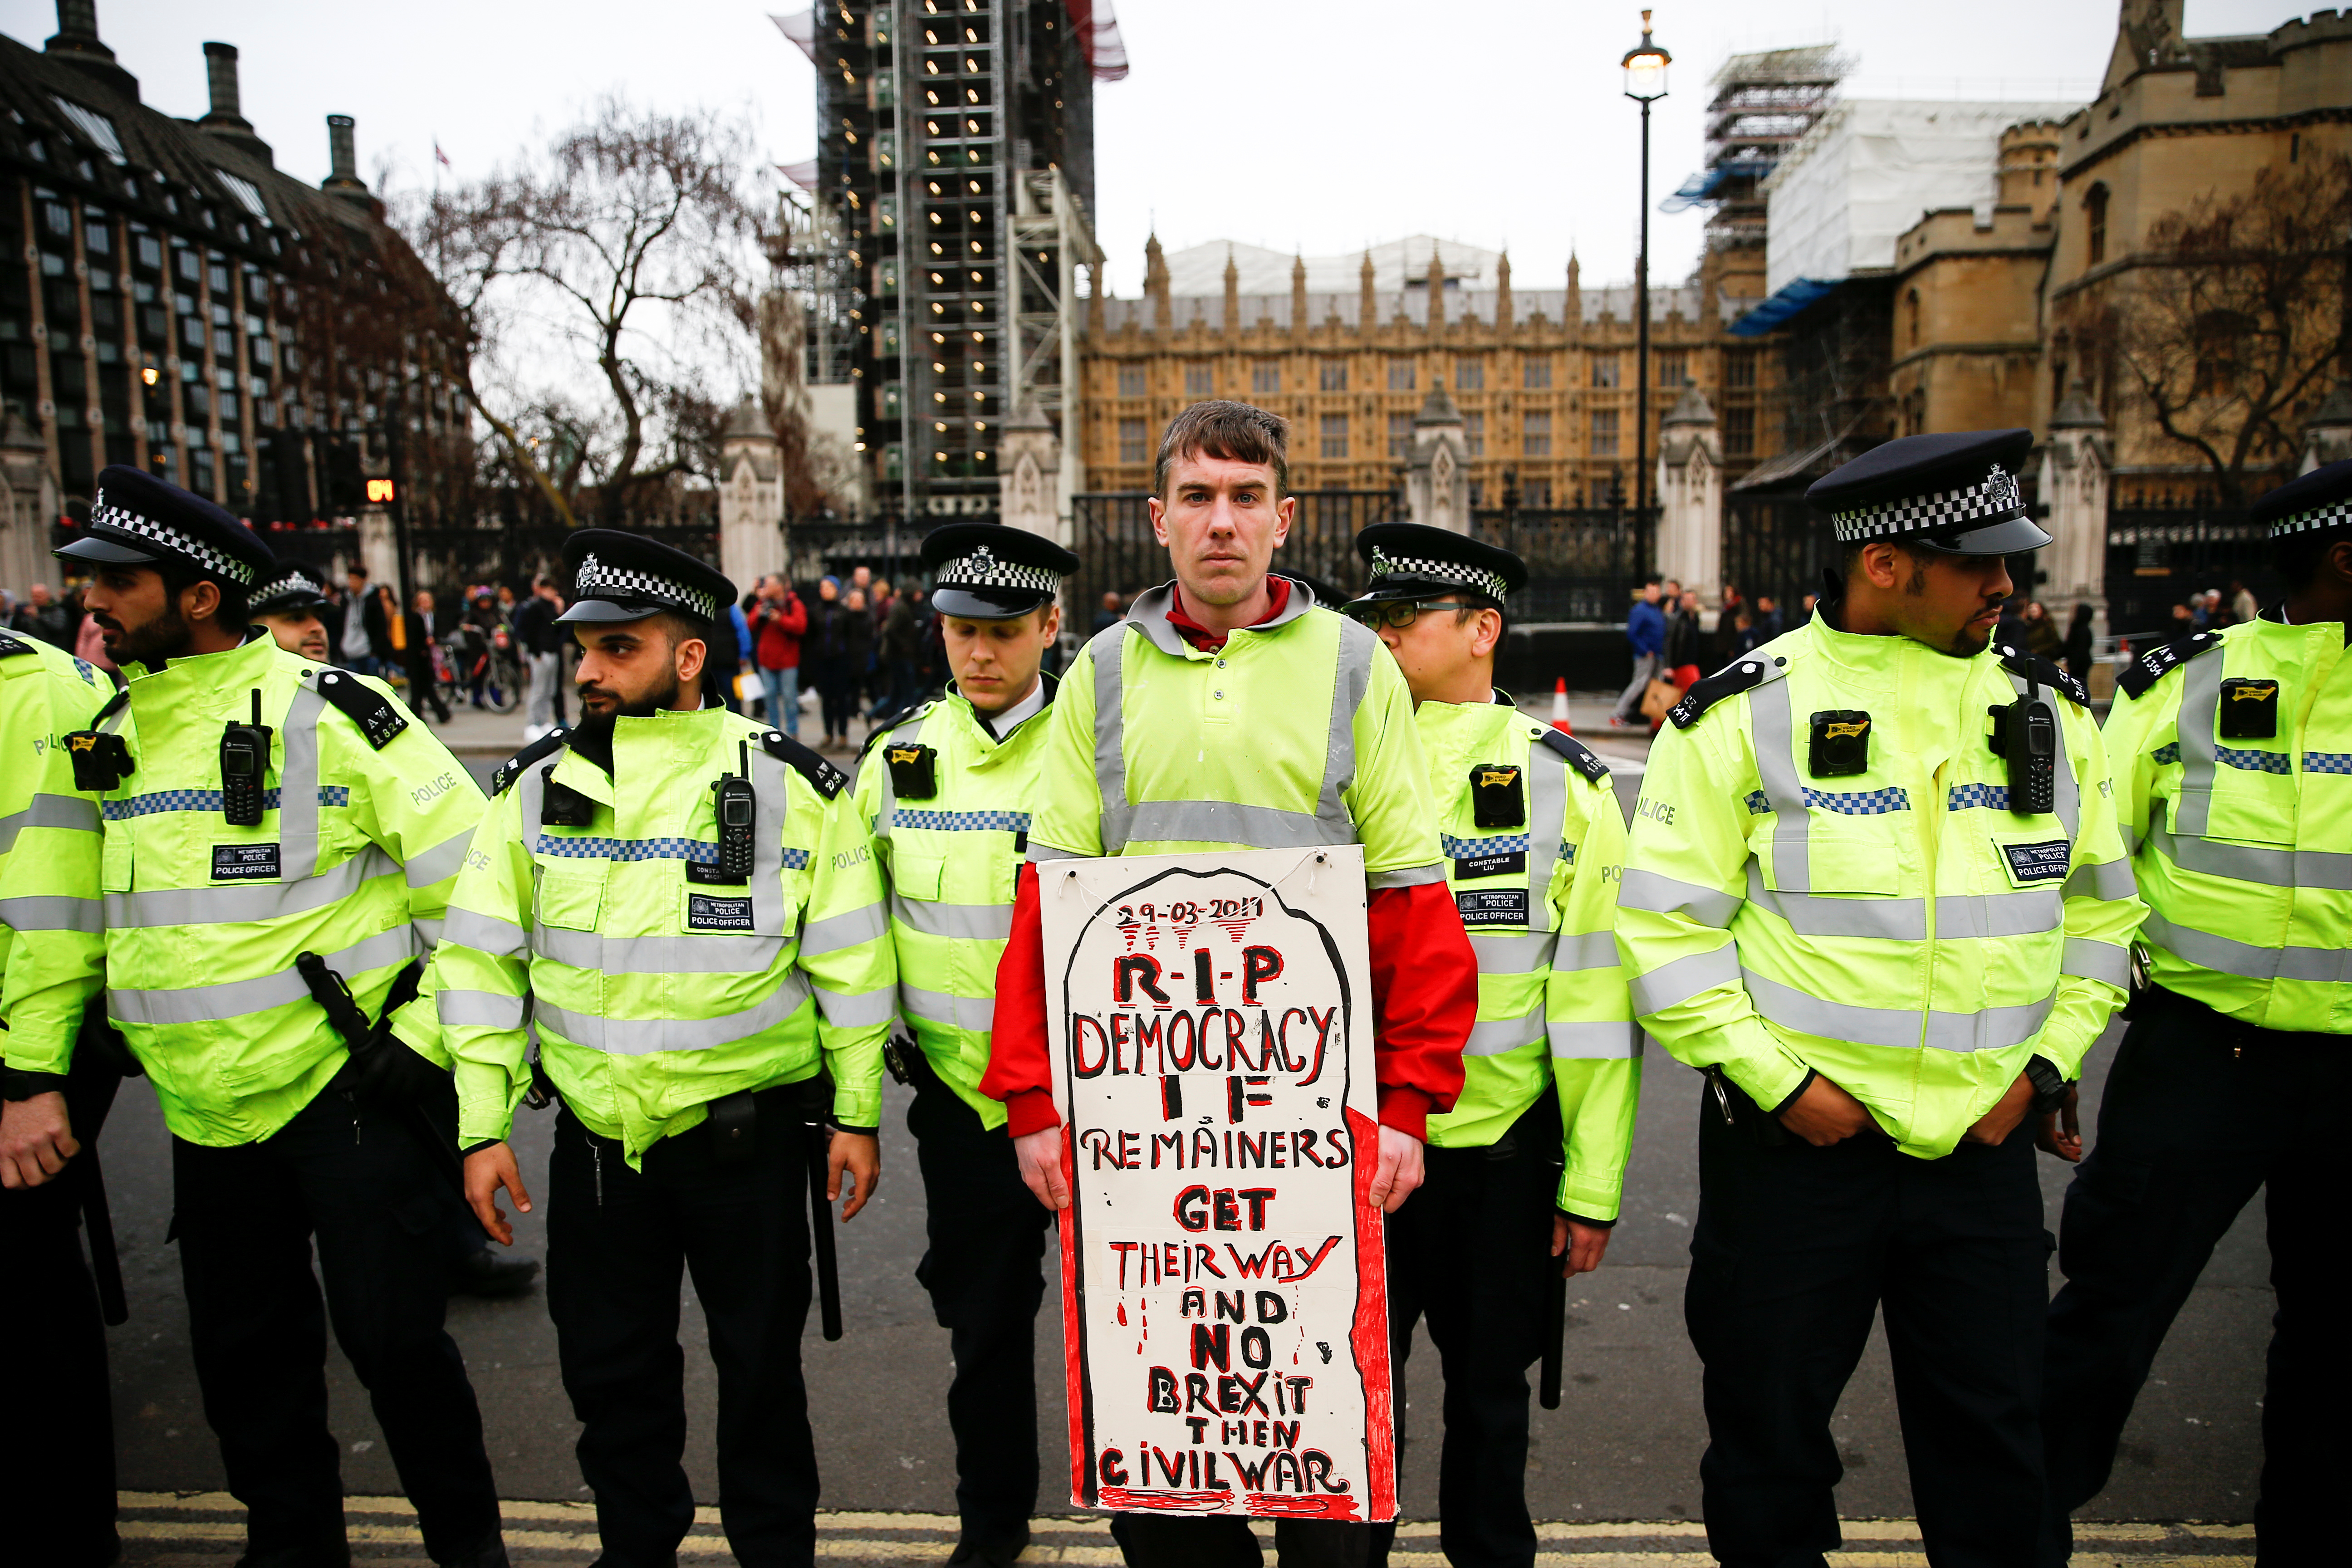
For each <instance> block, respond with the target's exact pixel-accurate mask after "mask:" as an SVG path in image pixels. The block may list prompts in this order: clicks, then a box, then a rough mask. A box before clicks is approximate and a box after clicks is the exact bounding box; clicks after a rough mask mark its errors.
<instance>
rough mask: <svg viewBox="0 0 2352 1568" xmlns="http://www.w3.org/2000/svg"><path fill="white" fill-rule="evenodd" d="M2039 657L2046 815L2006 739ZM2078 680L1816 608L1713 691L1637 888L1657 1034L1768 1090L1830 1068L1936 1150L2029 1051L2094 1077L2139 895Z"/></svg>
mask: <svg viewBox="0 0 2352 1568" xmlns="http://www.w3.org/2000/svg"><path fill="white" fill-rule="evenodd" d="M2012 666H2013V667H2014V668H2012ZM2021 670H2023V671H2029V672H2031V674H2032V678H2033V679H2034V681H2035V683H2036V684H2037V685H2038V687H2039V689H2040V691H2041V694H2042V700H2045V701H2047V702H2049V703H2051V704H2052V705H2053V707H2054V708H2055V709H2056V710H2057V713H2058V716H2059V721H2060V725H2061V728H2062V731H2063V744H2062V746H2061V748H2060V749H2061V752H2062V753H2063V754H2062V755H2061V756H2060V757H2059V758H2058V759H2057V766H2056V768H2055V781H2054V783H2055V805H2056V810H2055V811H2053V812H2047V813H2042V814H2039V815H2034V816H2024V815H2020V814H2017V813H2014V812H2011V810H2010V809H2009V805H2010V796H2009V787H2008V783H2009V773H2008V765H2007V763H2006V762H2005V761H2004V759H2003V758H2001V757H2000V756H1996V755H1995V754H1994V753H1993V751H1992V746H1991V740H1992V734H1993V730H1994V725H1993V721H1992V719H1991V717H1990V710H1992V709H1994V708H1997V707H1998V708H2007V707H2008V706H2009V705H2010V704H2011V703H2013V702H2014V701H2016V700H2017V699H2018V698H2019V696H2020V695H2021V693H2022V692H2023V691H2024V690H2025V689H2026V687H2027V684H2028V677H2027V675H2026V674H2021V673H2020V671H2021ZM2068 681H2069V678H2068V677H2066V676H2065V674H2064V673H2063V671H2061V670H2059V669H2058V668H2057V667H2056V666H2054V665H2051V664H2049V663H2048V662H2047V661H2046V660H2043V661H2034V660H2031V659H2029V658H2025V657H2023V656H2014V657H2012V658H2011V659H2009V660H2008V661H2005V660H2004V657H2003V655H2002V653H2001V652H2000V650H1998V649H1993V648H1988V649H1986V650H1985V651H1983V652H1981V653H1979V654H1978V655H1977V656H1976V657H1974V658H1953V657H1950V656H1948V655H1946V654H1943V653H1940V652H1937V650H1936V649H1934V648H1931V647H1927V646H1926V645H1924V644H1921V643H1918V642H1915V641H1912V640H1911V639H1909V638H1907V637H1856V636H1852V635H1849V634H1848V633H1845V632H1842V631H1839V630H1837V629H1835V628H1834V627H1832V626H1830V625H1828V623H1827V622H1826V621H1825V620H1823V619H1822V617H1819V616H1816V617H1815V618H1814V619H1813V620H1811V621H1810V622H1808V623H1807V624H1806V625H1805V626H1801V627H1799V628H1798V629H1797V630H1795V631H1793V632H1790V633H1788V634H1787V635H1785V636H1782V637H1775V638H1774V639H1772V640H1771V641H1770V642H1769V643H1766V644H1765V645H1764V646H1763V647H1760V648H1758V649H1757V650H1756V651H1755V652H1753V653H1751V654H1748V655H1747V656H1746V657H1745V658H1741V659H1739V660H1737V661H1735V662H1734V663H1733V664H1732V665H1731V666H1730V667H1729V668H1727V669H1726V670H1724V671H1723V672H1721V673H1720V674H1719V675H1717V676H1715V677H1712V678H1710V680H1709V681H1708V682H1702V683H1701V686H1700V687H1698V688H1694V689H1693V693H1692V696H1691V697H1688V698H1685V702H1684V704H1683V705H1682V706H1681V707H1680V708H1678V709H1677V710H1676V719H1677V722H1676V727H1675V728H1672V729H1669V730H1667V731H1665V732H1664V733H1663V734H1662V735H1661V736H1660V737H1659V739H1658V742H1657V744H1656V745H1655V746H1654V747H1653V748H1652V750H1651V752H1650V758H1649V764H1648V772H1647V773H1645V774H1644V775H1643V780H1642V792H1641V798H1640V800H1639V802H1638V803H1637V804H1636V806H1635V810H1634V818H1633V832H1632V835H1631V837H1630V840H1629V842H1628V846H1627V850H1626V858H1625V877H1624V883H1623V886H1622V890H1621V891H1620V893H1619V897H1618V913H1617V939H1618V945H1619V948H1620V950H1621V951H1622V952H1623V954H1624V956H1625V962H1626V964H1627V967H1628V969H1629V970H1630V971H1631V973H1632V980H1633V1005H1634V1009H1635V1012H1636V1013H1637V1014H1638V1015H1639V1016H1640V1017H1641V1019H1642V1022H1643V1025H1644V1026H1647V1027H1648V1029H1649V1031H1650V1033H1651V1034H1652V1035H1653V1036H1654V1037H1656V1039H1657V1040H1658V1042H1659V1043H1660V1044H1661V1045H1663V1046H1664V1047H1666V1048H1667V1049H1668V1050H1669V1051H1671V1052H1673V1053H1674V1055H1675V1057H1676V1058H1680V1059H1681V1060H1683V1061H1684V1062H1686V1063H1688V1064H1689V1065H1691V1066H1693V1067H1699V1068H1706V1067H1715V1066H1720V1067H1721V1068H1722V1069H1723V1070H1724V1072H1725V1073H1726V1074H1727V1075H1728V1076H1729V1078H1730V1079H1731V1081H1732V1082H1733V1083H1735V1084H1737V1085H1738V1087H1739V1088H1740V1089H1742V1090H1743V1091H1745V1092H1746V1093H1747V1094H1748V1096H1749V1098H1751V1099H1753V1100H1755V1101H1756V1102H1757V1103H1758V1104H1759V1105H1762V1106H1765V1107H1767V1108H1768V1109H1774V1108H1778V1107H1779V1106H1780V1104H1781V1103H1782V1102H1783V1101H1784V1100H1787V1099H1788V1098H1789V1097H1790V1095H1792V1094H1793V1093H1795V1092H1796V1090H1797V1089H1798V1088H1799V1087H1800V1086H1801V1084H1802V1083H1803V1081H1804V1079H1805V1074H1806V1071H1807V1069H1808V1068H1811V1069H1814V1070H1818V1071H1819V1072H1820V1073H1821V1074H1822V1076H1824V1077H1826V1078H1828V1079H1831V1080H1832V1081H1833V1082H1835V1083H1836V1084H1838V1085H1839V1086H1840V1087H1842V1088H1843V1089H1845V1090H1846V1091H1847V1092H1848V1093H1850V1094H1852V1095H1853V1097H1854V1098H1855V1099H1856V1100H1860V1101H1862V1103H1863V1104H1864V1106H1866V1107H1867V1108H1868V1109H1869V1110H1870V1112H1871V1114H1872V1115H1873V1116H1874V1117H1875V1118H1876V1119H1877V1121H1878V1122H1879V1124H1880V1125H1881V1126H1882V1127H1884V1128H1885V1130H1886V1131H1887V1132H1888V1133H1889V1134H1891V1135H1892V1136H1893V1137H1894V1139H1895V1142H1896V1144H1897V1145H1898V1146H1900V1147H1901V1148H1902V1149H1903V1150H1904V1151H1905V1152H1908V1153H1912V1154H1916V1155H1920V1156H1924V1157H1928V1158H1933V1157H1937V1156H1940V1155H1943V1154H1947V1153H1949V1152H1951V1150H1952V1149H1953V1147H1954V1146H1955V1145H1956V1144H1958V1142H1959V1140H1960V1137H1961V1135H1962V1134H1963V1133H1965V1132H1966V1131H1968V1129H1969V1127H1970V1126H1971V1125H1973V1124H1974V1123H1975V1122H1976V1121H1977V1120H1978V1119H1979V1117H1981V1116H1982V1115H1983V1114H1984V1113H1985V1112H1986V1111H1987V1110H1990V1108H1991V1107H1992V1105H1993V1103H1994V1102H1995V1101H1996V1100H2000V1097H2001V1096H2002V1095H2003V1094H2004V1093H2006V1092H2007V1091H2008V1089H2009V1087H2010V1085H2011V1082H2012V1081H2014V1079H2016V1078H2017V1076H2018V1074H2019V1073H2021V1071H2023V1070H2024V1068H2025V1064H2026V1061H2027V1060H2028V1058H2031V1057H2032V1056H2034V1055H2037V1054H2038V1055H2040V1056H2042V1057H2043V1058H2047V1059H2048V1060H2049V1061H2050V1062H2052V1063H2053V1065H2055V1066H2056V1067H2057V1068H2059V1069H2060V1070H2061V1071H2063V1073H2064V1074H2065V1075H2066V1076H2067V1077H2069V1078H2073V1077H2074V1076H2075V1075H2076V1073H2077V1071H2078V1070H2079V1068H2080V1066H2081V1062H2082V1058H2083V1054H2084V1051H2086V1050H2087V1049H2089V1047H2090V1045H2091V1043H2092V1041H2093V1040H2095V1038H2097V1037H2098V1034H2099V1031H2100V1029H2101V1028H2103V1027H2104V1026H2105V1024H2106V1022H2107V1018H2108V1016H2109V1015H2110V1014H2111V1013H2112V1012H2113V1011H2114V1010H2115V1008H2116V1007H2117V1006H2118V1005H2121V1004H2122V1002H2123V1000H2124V998H2125V994H2126V990H2127V987H2128V985H2129V983H2130V953H2129V943H2130V941H2131V937H2132V933H2133V931H2134V930H2135V929H2136V928H2137V925H2138V923H2139V920H2140V916H2141V913H2142V906H2141V904H2140V902H2139V900H2138V898H2137V895H2136V894H2135V892H2134V890H2133V884H2132V877H2131V868H2130V865H2129V863H2128V861H2126V858H2125V857H2124V847H2123V842H2122V839H2121V838H2120V837H2119V836H2118V834H2117V832H2116V807H2115V802H2114V799H2113V786H2112V782H2111V781H2110V779H2109V776H2108V773H2107V763H2106V754H2105V750H2104V748H2103V747H2102V746H2101V744H2100V741H2099V732H2098V731H2097V729H2096V728H2095V726H2094V725H2093V724H2092V722H2091V718H2090V714H2089V711H2088V710H2087V709H2086V708H2084V706H2082V705H2080V704H2079V703H2078V702H2077V701H2076V700H2074V699H2073V698H2072V697H2070V696H2068V695H2066V694H2065V692H2064V690H2063V689H2062V685H2061V683H2067V682H2068ZM1710 699H1712V700H1713V701H1712V706H1711V707H1710V706H1708V705H1707V703H1708V700H1710ZM1695 712H1696V717H1694V716H1693V715H1694V713H1695ZM1864 718H1866V719H1867V730H1866V731H1857V730H1855V729H1854V726H1855V725H1857V724H1859V723H1861V722H1862V721H1863V720H1864ZM1685 724H1686V725H1687V727H1683V726H1684V725H1685ZM1817 727H1818V728H1819V729H1820V731H1821V734H1822V751H1821V752H1820V755H1821V756H1822V760H1823V764H1824V765H1823V769H1822V770H1817V769H1816V768H1815V767H1814V766H1813V759H1814V756H1815V755H1816V748H1815V742H1814V734H1815V731H1816V728H1817ZM1832 727H1834V728H1832ZM1857 746H1861V747H1863V748H1864V749H1865V750H1866V755H1865V756H1863V757H1861V758H1859V759H1857V758H1856V757H1855V754H1854V752H1855V748H1856V747H1857ZM1855 760H1860V761H1862V762H1863V763H1864V766H1863V767H1862V769H1861V771H1860V772H1858V773H1843V772H1840V771H1837V770H1838V769H1840V768H1841V767H1843V765H1845V764H1846V763H1851V762H1853V761H1855Z"/></svg>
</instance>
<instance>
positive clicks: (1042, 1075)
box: [980, 865, 1477, 1138]
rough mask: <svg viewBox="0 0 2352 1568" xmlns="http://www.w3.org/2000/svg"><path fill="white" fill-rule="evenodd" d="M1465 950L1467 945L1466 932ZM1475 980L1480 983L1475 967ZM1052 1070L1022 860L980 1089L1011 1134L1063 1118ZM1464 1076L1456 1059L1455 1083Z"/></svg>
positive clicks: (1028, 874)
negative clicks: (998, 1103)
mask: <svg viewBox="0 0 2352 1568" xmlns="http://www.w3.org/2000/svg"><path fill="white" fill-rule="evenodd" d="M1455 929H1456V930H1459V929H1460V921H1459V920H1457V921H1455ZM1463 951H1464V952H1468V951H1469V939H1468V938H1466V937H1465V938H1464V939H1463ZM1471 984H1472V986H1473V987H1474V988H1475V985H1476V984H1477V980H1476V977H1475V972H1474V974H1473V977H1472V980H1471ZM1472 1011H1473V1012H1474V1013H1475V1011H1476V1004H1475V1001H1474V1003H1473V1004H1472ZM1052 1070H1053V1069H1052V1066H1051V1063H1050V1061H1049V1059H1048V1058H1047V1056H1046V1051H1045V932H1044V930H1043V928H1042V927H1041V926H1040V925H1039V924H1038V916H1037V868H1036V867H1034V866H1029V865H1024V866H1023V867H1022V868H1021V875H1020V878H1019V879H1018V880H1017V881H1016V882H1015V883H1014V885H1013V937H1012V940H1011V941H1009V942H1006V943H1005V944H1004V956H1003V958H1001V959H999V960H997V963H996V1021H995V1025H994V1029H993V1032H992V1034H991V1035H990V1037H989V1042H988V1070H987V1071H986V1072H984V1073H982V1074H981V1075H980V1092H981V1093H982V1094H984V1095H986V1096H988V1098H989V1099H991V1100H1003V1102H1004V1109H1005V1111H1006V1113H1007V1116H1008V1120H1007V1121H1006V1123H1005V1129H1004V1130H1005V1131H1007V1132H1009V1133H1011V1134H1012V1135H1013V1137H1015V1138H1023V1137H1026V1136H1027V1135H1028V1134H1030V1133H1032V1132H1042V1131H1045V1129H1047V1128H1049V1127H1059V1126H1060V1125H1061V1124H1062V1118H1061V1113H1060V1112H1058V1111H1056V1110H1055V1109H1054V1089H1053V1078H1052V1076H1051V1075H1052ZM1461 1076H1462V1075H1461V1068H1460V1065H1459V1064H1458V1063H1457V1064H1456V1066H1455V1068H1454V1079H1455V1081H1456V1082H1457V1083H1458V1082H1459V1081H1460V1079H1461Z"/></svg>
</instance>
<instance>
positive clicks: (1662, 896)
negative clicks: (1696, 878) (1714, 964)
mask: <svg viewBox="0 0 2352 1568" xmlns="http://www.w3.org/2000/svg"><path fill="white" fill-rule="evenodd" d="M1740 902H1741V900H1740V897H1739V895H1738V893H1725V892H1718V891H1717V889H1713V888H1702V887H1700V886H1699V885H1698V884H1697V883H1696V882H1685V881H1680V880H1677V879H1675V878H1673V877H1666V876H1661V875H1660V874H1659V873H1657V872H1655V871H1641V870H1636V869H1634V868H1633V867H1631V866H1629V867H1627V868H1625V874H1624V877H1623V879H1622V880H1620V881H1619V883H1618V884H1617V907H1618V908H1620V909H1625V910H1647V911H1649V912H1650V913H1652V914H1657V915H1675V914H1678V915H1685V916H1687V917H1688V918H1689V919H1691V920H1693V921H1696V922H1698V923H1699V924H1700V925H1703V926H1713V927H1714V928H1715V929H1716V930H1717V931H1721V930H1723V929H1724V928H1726V927H1727V926H1728V925H1730V924H1731V917H1732V916H1734V915H1736V914H1738V912H1739V905H1740Z"/></svg>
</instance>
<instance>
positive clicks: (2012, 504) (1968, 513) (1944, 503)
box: [1830, 467, 2025, 544]
mask: <svg viewBox="0 0 2352 1568" xmlns="http://www.w3.org/2000/svg"><path fill="white" fill-rule="evenodd" d="M2024 515H2025V498H2024V497H2023V496H2021V494H2019V493H2018V489H2017V476H2016V475H2015V474H2012V473H2011V472H2010V471H2009V470H2008V469H2007V468H1999V467H1996V468H1994V469H1993V470H1992V472H1990V473H1989V474H1987V475H1986V476H1985V477H1984V479H1983V481H1982V482H1981V483H1979V484H1973V485H1963V486H1961V487H1960V488H1959V489H1952V490H1937V491H1932V492H1930V493H1928V494H1927V495H1917V496H1905V497H1903V498H1902V499H1901V500H1891V501H1880V502H1877V503H1876V504H1874V505H1871V506H1864V507H1856V508H1855V509H1854V510H1852V511H1833V512H1832V513H1830V521H1831V523H1832V524H1833V525H1834V526H1835V528H1836V530H1837V536H1838V542H1839V543H1841V544H1853V543H1855V542H1859V541H1862V540H1865V539H1887V538H1892V537H1895V536H1896V535H1900V534H1906V533H1927V532H1931V531H1934V530H1936V529H1939V528H1960V527H1970V526H1975V527H1981V526H1982V525H1984V524H1986V523H1990V522H2009V521H2013V520H2014V519H2017V518H2021V517H2023V516H2024Z"/></svg>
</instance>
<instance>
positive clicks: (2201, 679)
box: [2172, 654, 2228, 838]
mask: <svg viewBox="0 0 2352 1568" xmlns="http://www.w3.org/2000/svg"><path fill="white" fill-rule="evenodd" d="M2227 657H2228V655H2226V654H2224V655H2223V656H2222V658H2192V659H2190V660H2189V668H2187V669H2185V670H2183V671H2182V672H2181V680H2182V682H2183V684H2182V687H2181V691H2180V711H2179V714H2178V715H2177V716H2176V717H2175V718H2174V721H2173V723H2174V726H2175V728H2176V729H2178V731H2179V736H2180V791H2179V795H2178V797H2177V798H2176V799H2175V800H2174V802H2173V807H2172V825H2173V826H2174V827H2176V828H2178V829H2179V831H2181V832H2183V833H2187V834H2191V835H2193V836H2195V837H2200V838H2201V837H2204V836H2205V827H2206V824H2207V823H2208V822H2210V820H2211V818H2212V811H2213V731H2214V728H2215V723H2214V721H2215V717H2216V715H2217V713H2218V712H2219V710H2220V709H2221V665H2222V660H2223V659H2224V658H2227Z"/></svg>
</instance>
